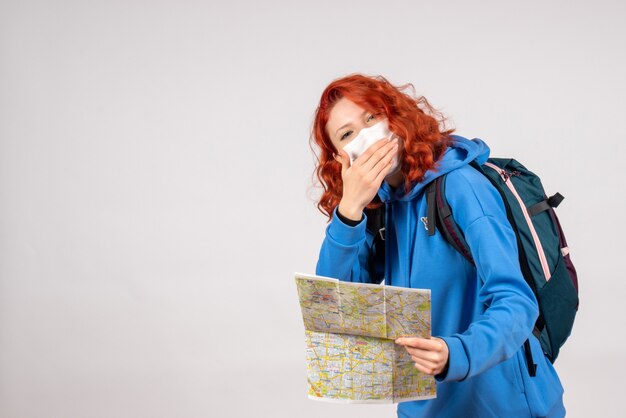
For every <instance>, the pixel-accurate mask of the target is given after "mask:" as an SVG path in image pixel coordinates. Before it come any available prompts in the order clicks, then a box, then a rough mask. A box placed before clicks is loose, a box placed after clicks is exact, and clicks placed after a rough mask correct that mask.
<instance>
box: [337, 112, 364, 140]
mask: <svg viewBox="0 0 626 418" xmlns="http://www.w3.org/2000/svg"><path fill="white" fill-rule="evenodd" d="M368 113H369V112H368V111H367V110H364V111H363V113H361V114H360V115H359V116H360V117H363V116H365V115H367V114H368ZM351 123H354V120H351V121H350V122H348V123H346V124H345V125H342V126H340V127H339V128H338V129H337V130H336V131H335V135H337V133H338V132H339V131H340V130H342V129H343V128H345V127H346V126H349V125H350V124H351Z"/></svg>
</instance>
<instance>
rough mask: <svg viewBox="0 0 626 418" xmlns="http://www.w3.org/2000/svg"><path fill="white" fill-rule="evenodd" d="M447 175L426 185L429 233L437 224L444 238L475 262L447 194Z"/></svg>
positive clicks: (468, 259) (432, 232) (470, 260)
mask: <svg viewBox="0 0 626 418" xmlns="http://www.w3.org/2000/svg"><path fill="white" fill-rule="evenodd" d="M446 177H447V175H446V174H444V175H443V176H440V177H438V178H436V179H435V180H434V181H432V182H431V183H430V184H429V185H428V186H427V187H426V193H427V194H426V204H427V206H428V234H429V235H434V234H435V226H436V227H437V229H438V230H439V233H440V234H441V235H442V236H443V238H444V239H445V240H446V241H447V242H448V243H450V245H452V247H453V248H454V249H455V250H457V251H458V252H459V253H460V254H461V255H462V256H463V257H465V259H466V260H467V261H469V262H470V263H471V264H474V258H473V257H472V252H471V251H470V248H469V245H468V244H467V241H466V240H465V236H464V235H463V232H462V231H461V229H460V228H459V226H458V225H457V223H456V221H455V220H454V216H453V215H452V209H451V208H450V205H449V204H448V201H447V199H446V195H445V188H446Z"/></svg>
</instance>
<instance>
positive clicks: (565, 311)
mask: <svg viewBox="0 0 626 418" xmlns="http://www.w3.org/2000/svg"><path fill="white" fill-rule="evenodd" d="M471 165H472V166H473V167H474V168H475V169H476V170H478V171H479V172H481V173H482V174H483V175H484V176H485V177H487V178H488V179H489V180H490V181H491V183H492V184H493V185H494V186H495V187H496V189H497V190H498V191H499V192H500V195H501V196H502V200H503V201H504V206H505V207H506V211H507V217H508V219H509V222H510V223H511V226H512V227H513V229H514V231H515V235H516V236H517V246H518V250H519V261H520V266H521V270H522V273H523V275H524V279H525V280H526V282H527V283H528V284H529V285H530V288H531V289H532V291H533V293H534V294H535V297H536V298H537V301H538V303H539V318H538V319H537V322H536V324H535V328H534V330H533V333H534V334H535V336H537V338H538V339H539V342H540V343H541V347H542V349H543V352H544V354H545V355H546V357H547V358H548V359H549V360H550V361H551V362H552V363H554V361H555V360H556V358H557V356H558V354H559V349H560V348H561V346H562V345H563V343H565V340H567V338H568V337H569V335H570V333H571V331H572V327H573V325H574V318H575V316H576V312H577V311H578V277H577V275H576V269H575V268H574V265H573V264H572V262H571V260H570V255H569V248H568V246H567V241H566V240H565V235H564V234H563V230H562V229H561V225H560V224H559V220H558V218H557V216H556V213H555V212H554V208H555V207H557V206H558V205H559V204H560V203H561V201H562V200H563V196H561V195H560V194H559V193H556V194H555V195H553V196H551V197H547V196H546V194H545V191H544V189H543V186H542V185H541V180H540V179H539V177H538V176H536V175H535V174H533V173H532V172H531V171H529V170H528V169H526V167H524V166H523V165H522V164H520V163H519V162H517V161H515V160H513V159H503V158H490V159H489V160H487V162H485V164H483V165H479V164H478V163H476V162H475V161H474V162H473V163H472V164H471ZM445 182H446V176H445V175H444V176H441V177H439V178H437V179H436V180H435V181H433V182H432V183H430V184H429V185H428V186H427V188H426V199H427V204H428V219H429V220H430V219H436V222H428V227H429V228H428V233H429V235H434V234H435V227H436V228H437V229H439V231H440V233H441V234H442V235H443V237H444V238H445V239H446V240H447V241H448V242H449V243H450V244H451V245H452V246H453V247H454V248H455V249H456V250H457V251H458V252H459V253H461V254H462V255H463V256H464V257H465V258H466V259H467V260H468V261H469V262H470V263H472V264H473V263H474V260H473V258H472V254H471V251H470V248H469V246H468V245H467V242H466V241H465V239H464V237H463V233H462V232H461V230H460V229H459V227H458V225H457V224H456V222H455V220H454V214H453V213H452V209H451V208H450V206H449V205H448V202H447V201H446V199H445ZM435 225H436V226H435ZM524 345H525V352H526V360H527V362H528V366H529V372H530V375H531V376H534V375H535V371H536V365H535V364H534V361H533V360H532V354H531V352H530V344H529V342H528V341H526V343H525V344H524Z"/></svg>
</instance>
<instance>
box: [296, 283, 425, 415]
mask: <svg viewBox="0 0 626 418" xmlns="http://www.w3.org/2000/svg"><path fill="white" fill-rule="evenodd" d="M295 280H296V285H297V288H298V295H299V298H300V307H301V309H302V318H303V320H304V328H305V335H306V359H307V375H308V382H309V389H308V395H309V397H310V398H311V399H317V400H327V401H339V402H351V403H392V402H393V403H395V402H403V401H408V400H420V399H431V398H434V397H436V386H435V380H434V378H433V376H430V375H426V374H423V373H421V372H419V371H418V370H417V369H416V368H415V365H414V362H413V361H412V360H411V357H410V356H409V354H408V353H407V352H406V349H405V348H404V347H402V346H399V345H397V344H395V343H394V339H396V338H398V337H421V338H429V337H430V333H431V325H430V290H425V289H409V288H404V287H395V286H384V285H375V284H367V283H351V282H344V281H339V280H337V279H331V278H326V277H319V276H313V275H308V274H301V273H296V276H295Z"/></svg>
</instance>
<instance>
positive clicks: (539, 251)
mask: <svg viewBox="0 0 626 418" xmlns="http://www.w3.org/2000/svg"><path fill="white" fill-rule="evenodd" d="M485 165H486V166H487V167H489V168H491V169H493V170H495V171H496V172H497V173H498V174H499V175H500V177H501V178H502V180H503V181H504V184H506V186H507V187H508V188H509V190H510V191H511V193H513V196H515V199H516V200H517V203H519V206H520V208H521V209H522V214H523V215H524V219H525V220H526V223H527V224H528V229H530V234H531V235H532V237H533V242H534V243H535V248H536V249H537V254H538V255H539V262H540V263H541V268H542V270H543V274H544V276H545V278H546V282H547V281H548V280H550V277H551V274H550V267H549V266H548V260H547V259H546V253H545V252H544V251H543V246H542V245H541V241H540V240H539V235H538V234H537V231H536V230H535V226H534V225H533V221H532V220H531V219H530V215H529V214H528V210H527V209H526V205H525V204H524V201H523V200H522V198H521V197H520V195H519V193H517V190H516V189H515V186H514V185H513V182H512V181H508V180H509V179H510V178H511V177H512V176H519V175H521V174H522V173H520V172H519V171H506V170H503V169H501V168H500V167H498V166H497V165H495V164H492V163H490V162H486V163H485Z"/></svg>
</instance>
